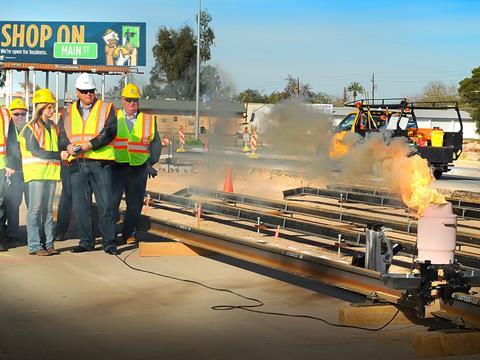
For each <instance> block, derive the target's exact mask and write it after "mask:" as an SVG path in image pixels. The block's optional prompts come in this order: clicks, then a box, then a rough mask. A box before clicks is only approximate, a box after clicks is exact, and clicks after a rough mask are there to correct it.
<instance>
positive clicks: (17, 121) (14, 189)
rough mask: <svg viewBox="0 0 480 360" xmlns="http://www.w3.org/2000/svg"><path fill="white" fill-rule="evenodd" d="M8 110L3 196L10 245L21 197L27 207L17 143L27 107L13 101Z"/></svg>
mask: <svg viewBox="0 0 480 360" xmlns="http://www.w3.org/2000/svg"><path fill="white" fill-rule="evenodd" d="M8 109H9V110H10V115H11V119H10V123H9V126H8V138H7V167H6V170H5V176H6V177H7V184H8V185H7V192H6V194H5V206H6V210H7V216H6V220H7V224H8V226H7V237H8V241H9V242H10V243H14V242H16V241H18V238H19V236H20V231H19V226H18V223H19V208H20V204H21V203H22V197H25V204H26V205H27V206H28V184H26V183H24V181H23V171H22V154H21V152H20V144H19V143H18V134H19V133H20V132H21V131H22V129H23V127H24V126H25V124H26V120H27V105H26V104H25V101H23V99H20V98H17V99H13V100H12V102H11V103H10V106H9V107H8Z"/></svg>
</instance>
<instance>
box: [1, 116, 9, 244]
mask: <svg viewBox="0 0 480 360" xmlns="http://www.w3.org/2000/svg"><path fill="white" fill-rule="evenodd" d="M9 121H10V113H9V111H8V110H7V109H5V108H3V107H2V108H0V219H5V204H4V201H5V190H6V183H7V177H6V176H5V173H6V166H7V135H8V126H9ZM6 240H7V239H6V228H5V223H4V221H1V223H0V251H7V250H8V247H7V244H6Z"/></svg>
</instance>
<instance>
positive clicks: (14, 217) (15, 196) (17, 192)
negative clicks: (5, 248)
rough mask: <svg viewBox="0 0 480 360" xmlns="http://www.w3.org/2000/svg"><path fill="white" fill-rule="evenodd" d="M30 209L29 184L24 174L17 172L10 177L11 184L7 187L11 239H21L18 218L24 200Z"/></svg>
mask: <svg viewBox="0 0 480 360" xmlns="http://www.w3.org/2000/svg"><path fill="white" fill-rule="evenodd" d="M23 197H25V204H26V205H27V208H28V183H27V184H25V183H24V182H23V172H22V171H18V170H17V171H15V172H14V173H13V174H12V176H10V184H9V185H7V191H6V194H5V205H6V209H7V235H8V237H9V238H18V237H19V235H20V234H19V228H18V218H19V208H20V205H21V204H22V198H23Z"/></svg>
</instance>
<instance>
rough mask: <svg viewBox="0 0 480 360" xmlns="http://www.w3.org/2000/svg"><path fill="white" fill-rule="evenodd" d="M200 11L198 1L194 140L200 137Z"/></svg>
mask: <svg viewBox="0 0 480 360" xmlns="http://www.w3.org/2000/svg"><path fill="white" fill-rule="evenodd" d="M201 11H202V1H201V0H198V15H197V96H196V101H195V140H198V138H199V137H200V118H199V103H200V15H201Z"/></svg>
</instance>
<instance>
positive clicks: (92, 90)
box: [77, 89, 95, 95]
mask: <svg viewBox="0 0 480 360" xmlns="http://www.w3.org/2000/svg"><path fill="white" fill-rule="evenodd" d="M77 90H78V91H79V92H80V94H84V95H85V94H95V89H88V90H80V89H77Z"/></svg>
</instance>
